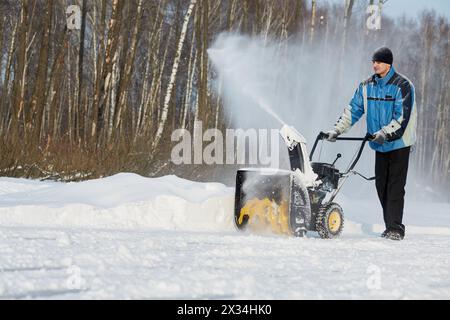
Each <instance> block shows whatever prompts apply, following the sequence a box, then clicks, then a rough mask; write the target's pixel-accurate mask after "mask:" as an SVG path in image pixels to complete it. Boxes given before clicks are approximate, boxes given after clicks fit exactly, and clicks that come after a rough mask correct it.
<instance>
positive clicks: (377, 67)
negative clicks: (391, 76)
mask: <svg viewBox="0 0 450 320" xmlns="http://www.w3.org/2000/svg"><path fill="white" fill-rule="evenodd" d="M390 67H391V65H389V64H387V63H384V62H378V61H373V71H375V73H376V74H378V75H380V76H382V77H384V76H385V75H386V74H387V73H388V72H389V69H390Z"/></svg>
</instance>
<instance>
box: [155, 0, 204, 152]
mask: <svg viewBox="0 0 450 320" xmlns="http://www.w3.org/2000/svg"><path fill="white" fill-rule="evenodd" d="M196 2H197V0H191V2H190V4H189V7H188V10H187V12H186V15H185V17H184V22H183V27H182V29H181V34H180V39H179V41H178V47H177V52H176V55H175V59H174V61H173V66H172V72H171V74H170V80H169V85H168V86H167V90H166V95H165V98H164V105H163V109H162V113H161V119H160V121H159V124H158V130H157V131H156V135H155V139H154V140H153V145H152V148H153V150H155V148H156V147H157V146H158V144H159V141H160V139H161V136H162V133H163V130H164V126H165V124H166V121H167V114H168V112H169V103H170V98H171V96H172V89H173V86H174V84H175V80H176V77H177V72H178V66H179V64H180V57H181V51H182V50H183V45H184V39H185V37H186V31H187V27H188V24H189V20H190V17H191V14H192V11H193V10H194V7H195V4H196Z"/></svg>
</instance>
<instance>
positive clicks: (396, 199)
mask: <svg viewBox="0 0 450 320" xmlns="http://www.w3.org/2000/svg"><path fill="white" fill-rule="evenodd" d="M409 153H410V147H407V148H403V149H398V150H394V151H391V152H386V153H381V152H377V153H376V158H375V176H376V180H375V185H376V187H377V192H378V198H379V199H380V203H381V206H382V207H383V217H384V223H385V224H386V229H388V230H396V231H399V232H400V233H401V234H402V235H403V236H404V235H405V226H404V225H403V224H402V220H403V206H404V198H405V184H406V176H407V174H408V163H409Z"/></svg>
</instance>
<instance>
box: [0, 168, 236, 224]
mask: <svg viewBox="0 0 450 320" xmlns="http://www.w3.org/2000/svg"><path fill="white" fill-rule="evenodd" d="M233 205H234V189H233V188H228V187H226V186H225V185H223V184H220V183H200V182H193V181H189V180H185V179H181V178H179V177H176V176H173V175H171V176H164V177H160V178H145V177H142V176H139V175H136V174H131V173H120V174H117V175H114V176H111V177H107V178H103V179H96V180H89V181H84V182H74V183H61V182H39V181H33V180H26V179H13V178H0V224H1V225H3V226H26V225H32V226H66V227H89V228H157V229H171V230H189V231H217V230H221V231H224V230H234V226H233V220H232V218H233Z"/></svg>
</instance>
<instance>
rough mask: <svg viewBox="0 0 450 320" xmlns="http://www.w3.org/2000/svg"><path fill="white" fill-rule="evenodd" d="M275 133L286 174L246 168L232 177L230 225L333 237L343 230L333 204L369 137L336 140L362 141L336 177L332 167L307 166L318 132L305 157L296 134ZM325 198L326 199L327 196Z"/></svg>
mask: <svg viewBox="0 0 450 320" xmlns="http://www.w3.org/2000/svg"><path fill="white" fill-rule="evenodd" d="M280 134H281V136H282V138H283V140H284V141H285V143H286V145H287V147H288V152H289V160H290V165H291V170H280V169H265V168H245V169H240V170H238V172H237V174H236V194H235V210H234V221H235V225H236V227H237V228H238V229H239V230H251V231H257V232H259V231H270V232H273V233H276V234H283V235H291V236H296V237H303V236H305V235H306V232H307V231H317V232H318V233H319V235H320V237H321V238H336V237H338V236H339V235H340V234H341V232H342V230H343V227H344V214H343V211H342V208H341V207H340V206H339V205H338V204H337V203H334V202H332V201H333V200H334V198H335V197H336V195H337V193H338V192H339V190H340V188H341V187H342V185H343V183H344V181H345V180H346V178H347V177H348V176H349V175H350V174H358V175H360V176H361V177H363V178H364V179H366V180H374V179H375V178H370V179H368V178H366V177H364V176H363V175H361V174H359V173H358V172H356V171H353V168H354V167H355V165H356V163H357V161H358V160H359V158H360V156H361V153H362V151H363V148H364V145H365V143H366V142H367V141H369V140H370V138H371V136H369V135H366V137H365V138H338V140H358V141H362V144H361V147H360V149H359V151H358V154H357V156H356V158H355V160H354V162H353V163H352V164H351V165H350V167H349V170H348V171H347V172H345V173H340V172H339V170H338V169H336V168H335V166H334V164H335V162H336V161H337V160H338V159H339V158H340V157H341V155H340V154H338V156H337V158H336V160H335V161H334V162H333V163H332V164H328V163H319V162H312V163H311V162H310V160H311V159H312V156H313V154H314V150H315V148H316V146H317V143H318V141H319V140H323V139H325V138H326V137H327V136H326V134H325V133H323V132H321V133H320V134H319V135H318V136H317V139H316V141H315V144H314V146H313V149H312V151H311V154H310V156H309V157H308V155H307V153H306V141H305V139H304V138H303V136H302V135H301V134H299V133H298V132H297V131H296V130H295V129H293V128H292V127H289V126H284V127H283V128H282V129H281V131H280ZM329 193H331V195H330V197H329V198H328V199H327V200H326V201H325V198H326V197H327V195H328V194H329Z"/></svg>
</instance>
